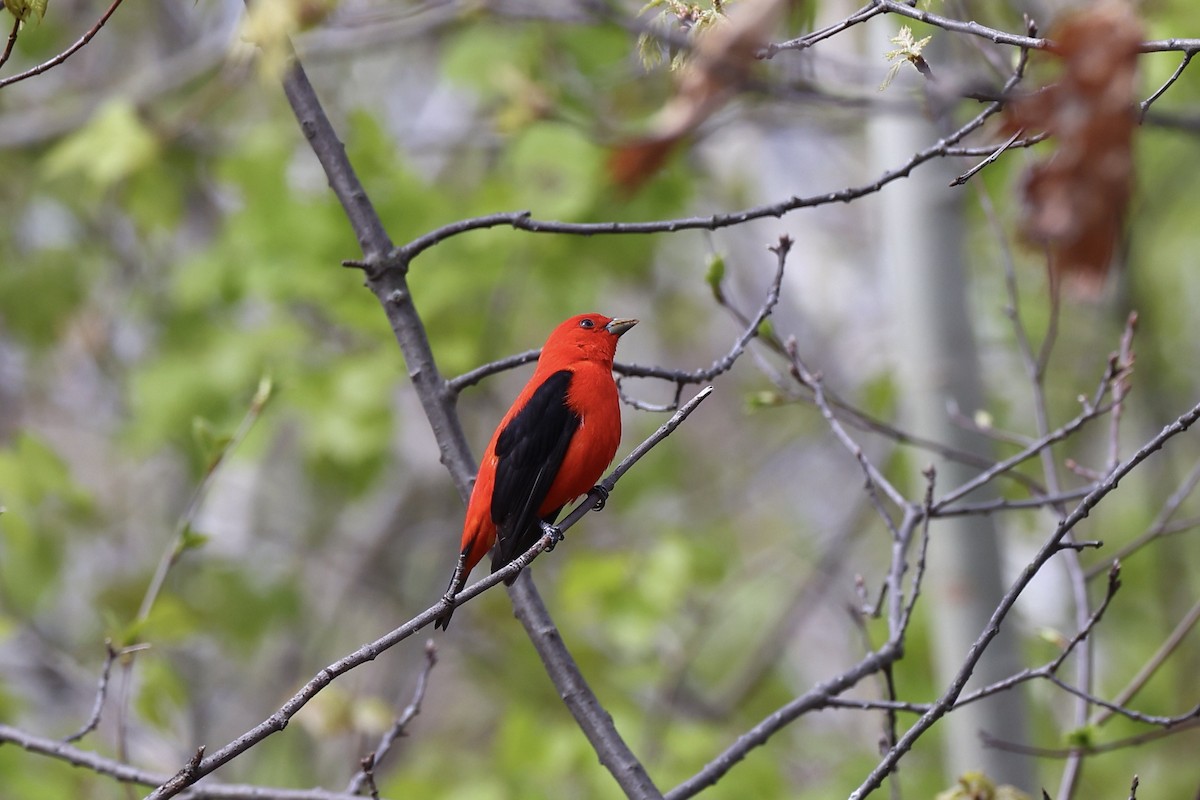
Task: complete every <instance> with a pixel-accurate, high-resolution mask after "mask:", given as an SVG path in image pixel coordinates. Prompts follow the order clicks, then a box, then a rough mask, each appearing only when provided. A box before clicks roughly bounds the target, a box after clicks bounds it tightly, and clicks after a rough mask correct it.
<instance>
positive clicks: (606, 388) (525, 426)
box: [435, 314, 637, 629]
mask: <svg viewBox="0 0 1200 800" xmlns="http://www.w3.org/2000/svg"><path fill="white" fill-rule="evenodd" d="M636 324H637V320H636V319H610V318H609V317H606V316H603V315H601V314H581V315H579V316H577V317H571V318H570V319H568V320H567V321H566V322H564V323H562V324H561V325H559V326H558V327H557V328H555V329H554V332H553V333H551V334H550V338H549V339H547V340H546V344H545V346H544V347H543V348H542V354H541V356H540V357H539V358H538V362H537V369H536V370H534V373H533V377H531V378H530V379H529V383H527V384H525V388H524V389H522V390H521V393H520V394H519V395H517V399H516V400H514V401H513V404H512V408H510V409H509V410H508V413H507V414H505V415H504V419H502V420H500V425H499V426H498V427H497V428H496V432H495V433H494V434H492V440H491V441H490V442H488V446H487V450H485V451H484V453H483V461H482V463H481V464H480V466H479V475H478V476H476V478H475V488H474V489H472V491H471V500H470V502H468V503H467V518H466V522H465V523H464V524H463V534H462V549H461V552H460V554H459V557H458V566H457V567H456V568H455V570H454V575H453V577H451V579H450V586H449V588H448V589H447V590H446V596H447V597H453V596H454V595H456V594H458V592H459V591H461V590H462V587H463V586H464V585H465V584H466V582H467V576H468V575H470V574H471V570H472V569H474V568H475V565H476V564H478V563H479V562H480V561H481V560H482V559H483V557H484V555H485V554H486V553H487V551H488V550H489V549H492V572H495V571H496V570H498V569H501V568H503V567H504V566H505V565H507V564H509V563H511V562H512V561H513V560H514V559H516V558H517V556H519V555H521V554H522V553H524V552H525V551H526V550H528V549H529V548H530V547H532V546H533V543H534V542H536V541H537V540H538V538H540V537H541V535H542V530H541V523H542V522H545V523H547V524H549V525H553V524H554V521H555V520H557V519H558V515H559V514H560V513H561V512H562V509H563V506H565V505H566V504H567V503H569V502H571V501H572V500H574V499H575V498H577V497H579V496H581V495H584V494H587V493H588V492H589V491H591V489H592V487H593V486H594V485H595V484H596V481H598V480H599V479H600V476H601V475H602V474H603V472H604V469H605V467H607V466H608V465H609V463H610V462H611V461H612V459H613V456H614V455H616V452H617V445H618V444H620V442H621V409H620V401H619V398H618V396H617V384H616V383H615V382H614V381H613V375H612V368H613V356H614V355H615V354H616V351H617V339H619V338H620V337H621V334H623V333H625V332H626V331H627V330H629V329H630V328H632V327H633V326H634V325H636ZM493 544H494V545H495V547H494V548H493V547H492V546H493ZM508 583H510V584H511V583H512V580H511V579H510V580H509V581H508ZM453 613H454V609H453V608H451V609H449V610H448V611H446V612H445V613H444V614H443V615H442V616H440V617H438V620H437V622H436V623H435V627H438V628H443V629H444V628H446V626H448V625H449V624H450V617H451V615H452V614H453Z"/></svg>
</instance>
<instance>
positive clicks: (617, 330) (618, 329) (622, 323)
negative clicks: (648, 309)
mask: <svg viewBox="0 0 1200 800" xmlns="http://www.w3.org/2000/svg"><path fill="white" fill-rule="evenodd" d="M637 324H638V321H637V320H636V319H614V320H613V321H612V322H610V323H608V324H607V325H605V326H604V330H606V331H608V332H609V333H611V334H612V335H613V336H620V335H621V334H622V333H624V332H625V331H627V330H629V329H630V328H632V327H633V326H634V325H637Z"/></svg>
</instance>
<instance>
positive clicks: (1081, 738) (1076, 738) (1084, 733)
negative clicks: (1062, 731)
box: [1064, 725, 1096, 749]
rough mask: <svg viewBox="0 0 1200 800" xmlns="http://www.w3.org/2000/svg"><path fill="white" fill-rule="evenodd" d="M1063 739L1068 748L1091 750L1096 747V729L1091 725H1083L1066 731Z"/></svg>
mask: <svg viewBox="0 0 1200 800" xmlns="http://www.w3.org/2000/svg"><path fill="white" fill-rule="evenodd" d="M1064 738H1065V739H1066V742H1067V746H1069V747H1082V748H1085V749H1091V748H1093V747H1095V746H1096V728H1095V726H1093V725H1083V726H1081V727H1078V728H1075V729H1074V730H1070V731H1067V733H1066V736H1065V737H1064Z"/></svg>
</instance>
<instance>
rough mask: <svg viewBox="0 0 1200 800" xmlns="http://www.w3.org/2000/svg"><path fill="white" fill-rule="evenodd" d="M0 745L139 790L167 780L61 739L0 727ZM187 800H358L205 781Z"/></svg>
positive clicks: (309, 791)
mask: <svg viewBox="0 0 1200 800" xmlns="http://www.w3.org/2000/svg"><path fill="white" fill-rule="evenodd" d="M0 743H8V744H13V745H16V746H17V747H20V748H22V749H24V750H26V751H28V752H30V753H36V754H37V755H41V756H46V757H48V758H53V759H55V760H57V761H62V762H64V763H66V764H71V765H73V766H76V767H80V768H82V769H86V770H88V771H89V772H92V773H95V774H96V775H105V776H108V777H110V778H113V779H114V780H117V781H120V782H122V783H129V784H136V785H139V786H158V785H160V784H162V783H164V782H165V781H166V780H167V779H168V776H166V775H163V774H161V773H157V772H151V771H149V770H144V769H138V768H137V767H133V766H130V765H129V764H126V763H123V762H121V761H117V760H116V759H112V758H105V757H104V756H101V755H97V754H96V753H93V752H90V751H88V750H82V749H80V748H78V747H75V746H73V745H71V744H68V743H66V742H64V741H62V740H61V739H48V738H45V737H42V736H34V735H32V734H30V733H26V732H25V731H22V730H19V729H18V728H14V727H12V726H11V725H4V724H0ZM182 796H183V797H186V798H188V800H361V798H356V797H355V796H354V795H349V794H343V793H341V792H330V791H325V790H323V789H284V788H275V787H271V786H263V785H261V784H233V783H226V784H222V783H217V782H208V781H206V782H205V783H204V784H203V785H202V786H195V787H192V788H191V789H189V790H187V791H186V792H185V793H184V794H183V795H182Z"/></svg>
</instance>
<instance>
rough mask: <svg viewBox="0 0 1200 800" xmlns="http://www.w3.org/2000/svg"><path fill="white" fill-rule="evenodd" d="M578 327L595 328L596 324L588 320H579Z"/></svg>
mask: <svg viewBox="0 0 1200 800" xmlns="http://www.w3.org/2000/svg"><path fill="white" fill-rule="evenodd" d="M579 327H581V328H594V327H596V323H594V322H592V321H591V320H590V319H581V320H579Z"/></svg>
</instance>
